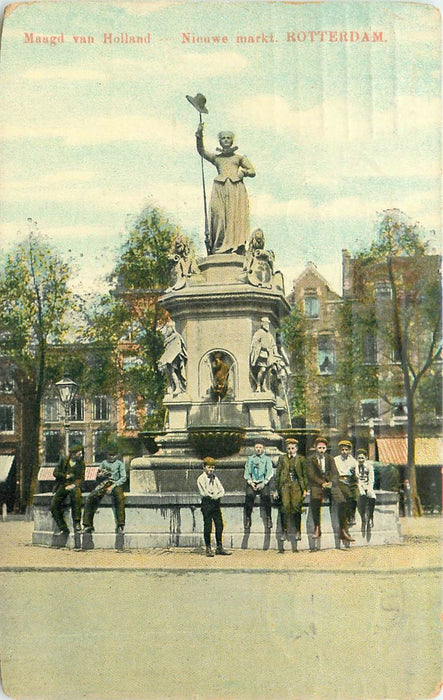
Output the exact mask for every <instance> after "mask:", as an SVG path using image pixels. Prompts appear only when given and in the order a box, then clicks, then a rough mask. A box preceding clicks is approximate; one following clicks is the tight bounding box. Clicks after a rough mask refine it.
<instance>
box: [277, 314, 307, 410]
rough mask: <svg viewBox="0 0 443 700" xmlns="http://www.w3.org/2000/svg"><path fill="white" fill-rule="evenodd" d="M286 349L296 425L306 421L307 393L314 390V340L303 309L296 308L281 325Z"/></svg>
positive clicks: (290, 404)
mask: <svg viewBox="0 0 443 700" xmlns="http://www.w3.org/2000/svg"><path fill="white" fill-rule="evenodd" d="M281 329H282V332H283V339H284V345H285V348H286V350H287V352H288V354H289V361H290V366H291V385H290V392H289V407H290V413H291V420H292V421H293V422H295V423H299V422H302V423H304V422H305V420H306V414H307V395H306V394H307V391H308V390H310V388H312V383H311V381H310V380H311V377H312V376H313V374H314V371H315V370H314V366H313V365H314V364H315V363H314V361H313V359H312V358H313V357H314V342H315V341H314V339H313V337H312V336H311V335H310V334H309V333H308V325H307V321H306V318H305V316H304V315H303V313H302V311H301V309H300V308H299V307H298V306H295V307H294V308H293V309H292V311H291V313H290V314H289V316H287V317H286V318H285V319H284V320H283V321H282V324H281Z"/></svg>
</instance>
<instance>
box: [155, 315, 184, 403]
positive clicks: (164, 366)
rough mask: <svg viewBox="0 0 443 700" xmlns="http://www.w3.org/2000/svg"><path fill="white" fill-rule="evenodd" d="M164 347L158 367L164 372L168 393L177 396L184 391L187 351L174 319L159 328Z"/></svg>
mask: <svg viewBox="0 0 443 700" xmlns="http://www.w3.org/2000/svg"><path fill="white" fill-rule="evenodd" d="M161 333H162V335H163V340H164V343H165V349H164V352H163V355H162V356H161V358H160V360H159V363H158V367H159V369H160V371H161V372H165V374H166V376H167V378H168V382H169V387H168V389H167V393H168V394H172V395H173V396H177V395H178V394H183V393H184V392H185V391H186V363H187V360H188V353H187V351H186V344H185V341H184V339H183V336H181V335H180V333H179V332H178V331H177V330H176V328H175V323H174V321H172V320H170V321H168V322H167V323H166V324H165V325H164V326H163V328H162V329H161Z"/></svg>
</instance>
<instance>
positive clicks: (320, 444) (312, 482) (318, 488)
mask: <svg viewBox="0 0 443 700" xmlns="http://www.w3.org/2000/svg"><path fill="white" fill-rule="evenodd" d="M314 447H315V454H313V455H311V456H310V457H308V458H307V460H306V475H307V477H308V483H309V490H310V508H311V515H312V520H313V523H314V534H313V538H314V539H318V538H320V537H321V528H320V525H321V522H320V521H321V504H322V501H323V496H324V491H323V489H329V488H331V486H332V481H333V480H334V481H335V482H336V481H337V478H338V475H337V468H336V466H335V462H334V460H333V458H332V457H331V455H328V454H326V450H327V448H328V442H327V440H326V438H323V437H317V438H316V440H315V443H314Z"/></svg>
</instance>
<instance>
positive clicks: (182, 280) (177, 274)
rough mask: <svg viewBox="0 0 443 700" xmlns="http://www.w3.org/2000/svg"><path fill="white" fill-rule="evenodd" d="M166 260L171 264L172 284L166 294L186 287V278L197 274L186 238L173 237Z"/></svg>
mask: <svg viewBox="0 0 443 700" xmlns="http://www.w3.org/2000/svg"><path fill="white" fill-rule="evenodd" d="M168 259H169V260H170V262H171V263H172V265H173V267H172V271H171V278H172V284H171V286H170V287H168V289H167V290H166V293H167V292H172V291H177V290H179V289H183V287H185V286H186V283H187V281H188V278H189V277H190V276H191V275H193V274H195V273H196V272H197V269H196V265H195V262H194V260H193V258H192V256H191V254H190V245H189V241H188V239H187V238H186V236H183V235H181V234H179V235H177V236H175V238H174V239H173V241H172V245H171V250H170V252H169V255H168Z"/></svg>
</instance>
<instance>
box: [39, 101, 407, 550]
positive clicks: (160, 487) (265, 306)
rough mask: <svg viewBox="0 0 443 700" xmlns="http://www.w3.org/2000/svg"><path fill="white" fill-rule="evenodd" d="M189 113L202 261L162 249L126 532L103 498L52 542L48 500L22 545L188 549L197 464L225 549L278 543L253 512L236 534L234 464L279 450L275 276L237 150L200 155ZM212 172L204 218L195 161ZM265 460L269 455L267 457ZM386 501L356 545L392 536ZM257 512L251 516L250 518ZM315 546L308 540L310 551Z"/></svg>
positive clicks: (284, 305) (284, 376)
mask: <svg viewBox="0 0 443 700" xmlns="http://www.w3.org/2000/svg"><path fill="white" fill-rule="evenodd" d="M187 99H188V101H189V102H190V103H191V104H192V105H193V106H194V107H195V108H196V109H197V111H198V112H199V118H200V123H199V125H198V128H197V132H196V147H197V152H198V154H199V155H200V158H201V166H202V184H203V204H204V214H205V245H206V251H207V255H206V257H204V258H203V259H201V260H200V261H199V263H198V265H195V264H194V263H193V261H192V260H191V257H190V251H189V246H188V245H187V242H186V240H185V239H184V238H183V237H180V236H178V237H177V238H176V240H174V242H173V245H172V249H171V252H170V260H171V262H172V267H173V269H172V275H171V284H170V286H169V287H168V289H167V290H166V291H165V293H164V295H163V297H162V299H161V304H162V305H163V307H164V308H165V309H166V310H167V311H168V313H169V319H170V320H169V321H168V322H167V323H166V324H165V325H164V327H163V329H162V334H163V339H164V346H165V347H164V352H163V355H162V357H161V359H160V363H159V366H160V369H161V370H162V371H163V372H164V373H165V376H166V378H167V384H168V388H167V392H166V395H165V398H164V405H165V407H166V409H167V422H166V425H165V430H164V431H163V432H162V433H161V434H159V435H158V436H157V437H156V446H157V451H156V452H155V453H149V454H148V453H147V454H145V455H144V456H143V457H138V458H135V459H133V460H132V462H131V470H130V493H129V494H127V497H126V529H125V533H124V537H123V535H121V534H119V535H118V536H116V535H114V534H113V532H114V519H113V516H112V511H111V508H112V503H111V500H110V498H109V497H105V499H104V500H103V502H102V504H101V506H100V509H99V511H98V513H97V516H96V519H95V527H96V531H95V533H94V535H93V536H92V535H88V537H86V535H84V536H83V538H82V540H81V541H80V535H79V534H78V533H74V535H73V536H72V535H71V536H69V538H68V539H67V541H66V542H62V543H60V542H58V541H55V540H56V536H55V535H54V534H53V530H54V524H53V521H52V518H51V515H50V512H49V504H50V494H39V495H37V496H36V497H35V499H34V528H35V529H34V534H33V542H34V544H46V545H48V544H49V545H54V546H66V545H67V546H77V547H82V548H83V549H88V548H91V547H95V546H97V547H109V548H114V547H115V548H122V547H125V548H140V547H158V546H160V547H170V546H198V545H201V544H202V543H203V535H202V521H201V517H200V513H199V512H198V510H199V507H200V498H199V495H198V489H197V477H198V476H199V474H200V469H201V459H202V458H203V457H206V456H210V457H215V458H217V463H218V466H217V471H218V474H219V476H220V479H221V481H222V483H223V486H224V488H225V491H226V495H225V496H224V498H223V514H224V519H225V531H224V542H225V545H226V546H227V547H241V548H256V549H267V548H270V547H272V548H280V547H281V542H280V539H279V537H278V533H279V530H280V521H279V519H278V518H274V528H273V530H272V531H271V530H270V528H269V527H268V525H267V524H266V523H267V522H268V519H267V518H265V517H261V518H260V517H259V515H258V514H257V515H254V519H253V524H252V528H251V529H248V530H247V531H245V528H244V522H243V506H244V500H245V482H244V478H243V474H244V465H245V461H246V457H247V455H248V454H251V452H252V451H253V446H254V443H255V441H256V440H257V438H259V439H260V440H261V441H263V442H264V443H265V444H266V451H267V453H268V454H269V455H270V456H271V457H273V456H274V457H277V456H278V455H279V454H280V448H281V446H282V434H285V433H286V432H287V431H288V429H290V426H291V421H290V414H289V404H288V397H287V391H288V383H289V381H288V380H289V376H290V370H289V359H288V356H287V353H286V350H285V348H284V346H283V343H282V338H281V335H280V333H279V328H280V324H281V321H282V319H283V318H284V317H285V316H286V315H287V314H289V312H290V307H289V304H288V302H287V301H286V299H285V293H284V286H283V277H282V275H281V273H280V272H276V271H274V254H273V252H272V251H270V250H267V249H266V241H265V234H264V233H263V231H262V230H261V229H256V230H255V231H254V232H253V233H252V234H251V233H250V231H249V215H248V207H249V204H248V195H247V191H246V188H245V186H244V183H243V180H244V178H246V177H251V178H252V177H254V176H255V169H254V167H253V165H252V163H251V162H250V161H249V159H248V158H247V157H246V156H242V155H240V154H238V153H237V147H236V146H234V134H233V133H232V132H230V131H221V132H220V133H219V134H218V138H219V143H220V147H219V148H218V149H217V150H216V151H215V152H210V151H208V150H207V149H206V147H205V144H204V139H203V126H204V125H203V123H202V117H201V115H202V113H203V114H207V109H206V99H205V97H204V96H203V95H201V94H197V95H196V96H195V97H191V96H187ZM204 160H206V161H208V162H209V163H211V164H212V165H213V166H215V168H216V171H217V174H216V177H215V179H214V184H213V189H212V195H211V199H210V207H209V213H208V211H207V205H206V191H205V181H204V167H203V161H204ZM274 461H276V460H274ZM395 503H396V496H395V494H386V493H385V494H381V495H379V494H378V495H377V510H376V515H375V522H376V523H380V527H379V529H378V528H377V527H376V528H374V529H373V530H372V531H371V533H370V536H369V538H368V536H366V535H364V534H363V532H362V534H361V537H360V536H359V535H355V536H356V538H357V540H358V541H357V542H356V544H359V545H361V544H368V543H369V541H371V544H387V543H395V542H398V541H400V533H399V529H398V527H397V521H396V518H395V513H396V510H395V505H394V504H395ZM258 510H259V509H258V508H257V509H256V511H257V513H258ZM324 510H325V513H324V515H323V516H322V529H323V537H322V543H323V544H322V546H325V547H331V546H337V535H336V528H335V527H334V526H333V510H331V511H329V508H328V507H327V506H325V508H324ZM302 530H303V533H304V534H303V536H302V541H301V542H297V543H295V544H294V546H295V548H297V547H299V548H307V547H310V546H311V545H312V542H311V540H310V538H312V532H313V529H312V527H311V526H310V521H309V518H307V521H306V516H305V522H304V523H303V526H302ZM317 546H318V545H317Z"/></svg>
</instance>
